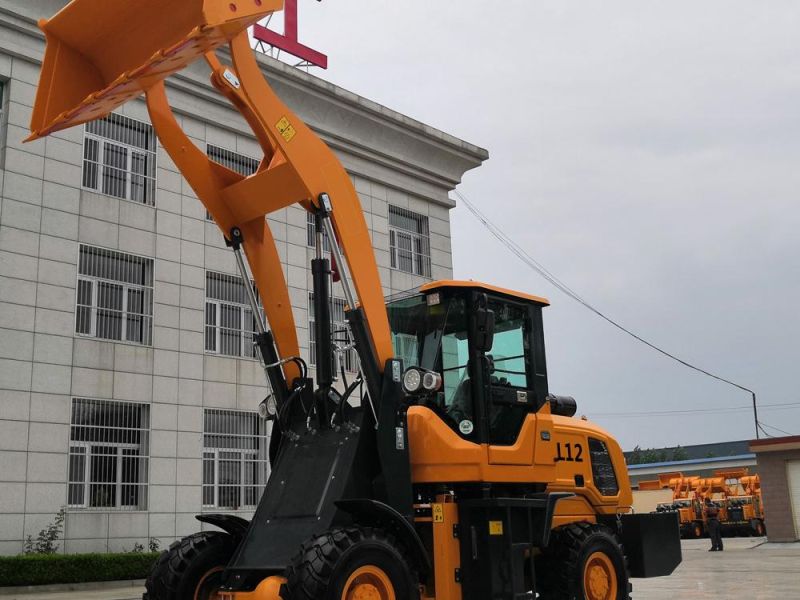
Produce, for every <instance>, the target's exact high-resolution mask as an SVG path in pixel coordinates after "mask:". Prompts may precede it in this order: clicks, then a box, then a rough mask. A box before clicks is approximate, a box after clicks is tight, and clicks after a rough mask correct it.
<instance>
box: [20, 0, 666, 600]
mask: <svg viewBox="0 0 800 600" xmlns="http://www.w3.org/2000/svg"><path fill="white" fill-rule="evenodd" d="M281 6H282V3H281V1H280V0H237V1H235V2H231V1H230V0H224V1H223V0H139V1H138V2H136V3H132V2H128V3H110V2H107V0H73V1H72V2H70V3H69V4H68V5H67V6H66V7H65V8H64V9H62V10H61V11H60V12H59V13H58V14H57V15H56V16H55V17H54V18H53V19H51V20H50V21H42V22H41V23H40V25H41V27H42V28H43V30H44V32H45V35H46V37H47V47H46V52H45V59H44V63H43V66H42V74H41V81H40V86H39V89H38V92H37V99H36V106H35V107H34V111H33V117H32V122H31V138H32V139H35V138H39V137H44V136H47V135H49V134H51V133H53V132H55V131H59V130H61V129H65V128H67V127H71V126H74V125H77V124H81V123H85V122H87V121H90V120H92V119H95V118H98V117H101V116H104V115H106V114H108V113H109V112H111V111H112V110H114V109H115V108H117V107H118V106H120V105H121V104H123V103H124V102H126V101H128V100H130V99H133V98H135V97H137V96H138V95H140V94H141V93H143V92H144V93H145V96H146V100H147V106H148V110H149V112H150V116H151V119H152V122H153V126H154V128H155V130H156V133H157V134H158V137H159V140H160V141H161V143H162V144H163V146H164V148H165V150H166V151H167V153H168V154H169V155H170V157H171V158H172V160H173V161H174V162H175V164H176V165H177V166H178V168H179V169H180V171H181V173H182V174H183V175H184V177H185V178H186V179H187V181H188V183H189V184H190V185H191V187H192V188H193V189H194V191H195V192H196V194H197V196H198V198H199V199H200V201H201V202H202V203H203V204H204V205H205V207H206V208H207V210H208V211H209V213H210V214H211V215H212V216H213V218H214V220H215V222H216V223H217V224H218V226H219V227H220V230H221V231H222V233H223V235H224V236H225V239H226V242H227V243H228V245H229V246H230V248H231V250H232V252H233V253H234V256H235V260H236V265H237V268H238V270H239V274H240V275H241V277H242V278H243V280H244V281H248V280H249V277H250V273H248V266H249V270H250V271H251V272H252V278H253V279H254V281H255V283H256V286H257V288H258V291H259V293H260V297H261V299H262V301H263V306H264V310H265V312H266V315H267V318H268V322H269V324H270V326H271V330H267V328H266V323H265V322H264V321H262V320H261V318H260V311H259V310H258V306H257V304H256V298H255V294H254V293H252V290H250V293H249V295H248V297H249V302H250V304H251V308H252V310H253V314H254V315H255V319H256V329H257V335H256V336H255V345H256V346H257V347H258V348H259V354H260V358H261V359H262V361H263V367H264V370H265V375H266V377H267V380H268V382H269V384H270V387H271V395H270V396H269V397H268V398H266V399H265V400H264V402H263V403H262V408H263V411H264V416H265V418H268V419H270V421H271V422H272V435H271V442H270V461H271V464H272V474H271V477H270V479H269V481H268V483H267V486H266V489H265V491H264V494H263V496H262V499H261V501H260V503H259V506H258V508H257V510H256V513H255V515H254V517H253V519H252V521H250V522H249V523H246V522H243V521H242V520H241V519H238V518H235V517H231V516H227V515H201V516H199V517H198V518H199V519H200V520H201V521H205V522H207V523H210V524H213V525H216V526H217V527H219V528H220V529H222V530H223V531H207V532H202V533H198V534H195V535H193V536H189V537H188V538H185V539H183V540H180V541H178V542H175V544H173V545H172V546H171V547H170V549H169V550H167V551H166V552H165V553H164V554H163V555H162V556H161V557H160V558H159V560H158V562H157V564H156V566H155V567H154V570H153V572H152V573H151V575H150V577H149V578H148V581H147V593H146V594H145V598H146V600H185V599H192V600H211V599H217V600H220V599H222V600H278V598H283V599H284V600H317V599H324V600H371V599H375V600H377V599H380V600H390V599H398V600H405V599H406V598H421V599H428V600H433V599H434V598H435V599H438V600H462V599H463V600H485V599H486V598H490V597H491V598H498V599H499V598H503V599H505V598H508V599H514V600H520V599H523V598H527V599H531V600H532V599H533V598H535V597H536V595H537V593H539V594H541V597H544V598H559V599H562V598H563V599H572V598H588V599H590V600H624V599H626V598H628V597H629V591H630V586H629V583H628V579H629V576H634V577H636V576H641V577H645V576H646V577H650V576H658V575H666V574H669V573H671V572H672V570H673V569H674V568H675V567H676V566H677V564H678V563H679V562H680V545H679V540H678V523H677V519H676V517H675V515H674V514H657V515H632V514H629V513H630V507H631V504H632V497H631V488H630V482H629V479H628V475H627V469H626V467H625V462H624V458H623V455H622V452H621V450H620V448H619V445H618V444H617V443H616V441H615V440H614V439H613V438H612V437H611V436H610V435H609V434H608V433H606V432H605V431H603V430H602V429H600V428H599V427H597V426H595V425H593V424H592V423H590V422H588V421H587V420H585V419H584V418H581V419H577V418H575V417H574V415H575V411H576V405H575V402H574V400H572V399H571V398H567V397H558V396H553V395H551V394H550V393H549V390H548V383H547V370H546V362H545V348H544V333H543V326H542V308H543V307H545V306H547V304H548V302H547V301H546V300H544V299H543V298H538V297H535V296H530V295H527V294H521V293H517V292H513V291H509V290H505V289H502V288H498V287H495V286H491V285H486V284H481V283H477V282H472V281H468V282H463V281H440V282H433V283H429V284H427V285H425V286H422V287H421V288H420V289H419V290H418V292H417V293H414V294H412V295H410V296H408V297H406V298H403V299H400V300H398V301H397V302H393V303H390V304H389V305H388V307H387V306H386V305H385V304H384V300H383V294H382V287H381V282H380V277H379V273H378V268H377V264H376V261H375V256H374V252H373V250H372V242H371V239H370V235H369V231H368V229H367V226H366V221H365V219H364V215H363V213H362V209H361V204H360V201H359V199H358V196H357V194H356V192H355V189H354V188H353V185H352V182H351V180H350V178H349V176H348V174H347V173H346V171H345V170H344V168H343V167H342V165H341V164H340V163H339V161H338V160H337V159H336V157H335V156H334V154H333V153H332V152H331V150H330V149H329V148H328V147H327V146H326V145H325V144H324V143H323V142H322V141H321V140H320V139H319V138H318V137H317V136H316V134H314V133H313V132H312V131H311V129H309V128H308V126H306V125H305V124H304V123H303V122H302V121H301V120H300V119H299V118H298V117H297V116H296V115H295V114H294V113H293V112H292V111H291V110H290V109H289V108H288V107H287V106H286V105H285V104H284V103H283V102H282V101H281V100H280V99H279V98H278V97H277V96H276V95H275V93H274V91H273V90H272V89H271V88H270V87H269V85H268V84H267V82H266V81H265V80H264V78H263V74H262V72H261V69H260V67H259V65H258V63H257V61H256V60H255V57H254V56H253V53H252V51H251V49H250V45H249V39H248V35H247V28H248V27H249V26H250V25H252V24H254V23H255V22H257V21H258V20H260V19H262V18H264V17H266V16H268V15H270V14H271V13H273V12H275V11H277V10H280V8H281ZM153 14H157V15H158V18H155V19H148V18H147V17H148V15H153ZM110 40H113V44H111V43H109V42H110ZM225 44H227V45H228V47H229V49H230V56H231V64H230V65H226V64H224V63H222V62H221V60H220V59H219V58H218V57H217V55H216V53H215V50H216V49H217V48H218V47H220V46H222V45H225ZM110 49H112V50H110ZM200 58H204V59H205V61H206V63H207V64H208V66H209V68H210V70H211V81H212V84H213V85H214V87H215V88H216V89H217V90H218V91H219V92H220V93H221V94H222V95H223V96H225V97H226V98H227V99H228V100H229V101H230V102H231V103H232V104H233V105H234V106H235V107H236V108H237V110H238V111H239V112H240V113H241V114H242V115H243V116H244V118H245V119H246V120H247V122H248V124H249V125H250V126H251V128H252V129H253V132H254V135H255V137H256V138H257V139H258V141H259V143H260V145H261V147H262V149H263V151H264V159H263V161H262V162H261V165H260V167H259V169H258V171H257V172H256V173H255V174H253V175H251V176H249V177H244V176H242V175H240V174H237V173H235V172H233V171H231V170H229V169H227V168H225V167H223V166H222V165H219V164H217V163H215V162H214V161H212V160H211V159H210V158H209V157H208V156H206V154H205V153H204V152H203V151H202V150H201V149H199V148H197V147H196V146H195V145H194V144H193V143H192V141H191V139H190V138H189V137H188V136H187V135H186V134H185V133H184V132H183V130H182V129H181V126H180V124H179V122H178V119H177V118H176V117H175V115H174V114H173V112H172V109H171V107H170V105H169V102H168V97H167V93H166V87H165V84H164V80H165V79H166V78H167V77H168V76H169V75H171V74H172V73H175V72H177V71H179V70H180V69H182V68H184V67H185V66H187V65H188V64H189V63H191V62H193V61H194V60H197V59H200ZM292 204H300V205H301V206H303V207H304V208H305V209H306V210H308V211H309V212H311V213H312V214H313V215H314V218H315V219H316V225H317V227H316V231H317V236H316V255H315V258H314V259H313V260H312V261H311V271H312V274H313V291H314V303H315V304H314V308H315V311H316V314H315V327H316V331H315V333H316V340H317V344H316V357H315V358H316V365H317V368H316V373H315V379H314V380H312V379H311V378H310V377H309V376H308V369H307V365H306V363H305V361H304V360H303V359H302V358H301V357H300V351H299V343H298V340H297V332H296V327H295V323H294V316H293V312H292V306H291V302H290V298H289V293H288V288H287V285H286V280H285V277H284V273H283V268H282V266H281V263H280V259H279V254H278V251H277V249H276V247H275V244H274V241H273V238H272V233H271V231H270V228H269V225H268V223H267V220H266V218H265V217H266V216H267V215H268V214H270V213H272V212H274V211H276V210H280V209H282V208H284V207H286V206H289V205H292ZM323 232H324V233H325V234H327V238H328V241H329V244H330V257H328V255H327V254H326V253H325V252H324V243H323ZM332 262H335V264H336V268H335V269H334V268H333V265H332ZM334 271H335V273H334ZM332 276H333V277H332ZM332 279H336V280H340V281H341V286H342V291H343V294H344V296H345V298H346V300H347V306H348V307H347V310H346V312H345V316H346V321H347V325H348V327H347V331H346V332H338V333H336V332H333V331H332V330H331V315H330V299H331V290H330V282H331V280H332ZM343 333H344V335H345V337H346V343H347V344H350V345H352V347H353V348H355V351H356V353H357V355H358V360H359V370H360V372H359V374H358V376H357V377H356V378H355V379H354V380H352V381H348V380H347V376H346V374H345V373H344V372H342V374H341V379H340V381H338V382H337V381H336V373H335V370H334V368H333V365H334V364H335V360H334V359H335V357H336V354H337V352H341V351H342V350H341V348H339V347H338V346H339V345H340V344H338V343H337V344H334V343H333V340H334V337H335V336H338V335H342V334H343ZM626 552H627V553H628V554H629V557H628V559H627V560H626V556H625V554H626Z"/></svg>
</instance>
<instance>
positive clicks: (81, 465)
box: [67, 398, 150, 510]
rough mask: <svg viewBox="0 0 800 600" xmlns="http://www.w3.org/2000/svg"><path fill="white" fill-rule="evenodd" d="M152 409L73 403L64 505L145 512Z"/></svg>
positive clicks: (125, 404) (75, 400) (121, 404)
mask: <svg viewBox="0 0 800 600" xmlns="http://www.w3.org/2000/svg"><path fill="white" fill-rule="evenodd" d="M149 436H150V407H149V406H147V405H146V404H135V403H131V402H111V401H105V400H85V399H82V398H73V400H72V419H71V425H70V438H69V439H70V443H69V474H68V489H67V503H68V504H69V506H71V507H75V508H107V509H123V510H147V480H148V478H147V466H148V454H149V447H148V441H149Z"/></svg>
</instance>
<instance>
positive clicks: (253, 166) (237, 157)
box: [206, 144, 261, 221]
mask: <svg viewBox="0 0 800 600" xmlns="http://www.w3.org/2000/svg"><path fill="white" fill-rule="evenodd" d="M206 154H207V155H208V157H209V158H210V159H211V160H213V161H214V162H215V163H219V164H221V165H222V166H223V167H227V168H229V169H230V170H231V171H236V172H237V173H239V174H240V175H244V176H245V177H249V176H250V175H252V174H253V173H255V172H256V171H258V167H259V165H260V164H261V161H260V160H258V159H255V158H251V157H249V156H245V155H244V154H237V153H236V152H233V151H232V150H226V149H225V148H220V147H219V146H214V145H212V144H208V145H206ZM206 219H207V220H209V221H213V220H214V218H213V217H212V216H211V213H209V212H208V211H206Z"/></svg>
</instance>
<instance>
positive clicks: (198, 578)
mask: <svg viewBox="0 0 800 600" xmlns="http://www.w3.org/2000/svg"><path fill="white" fill-rule="evenodd" d="M237 545H238V542H237V540H236V539H235V538H233V537H232V536H231V535H229V534H227V533H223V532H221V531H204V532H202V533H195V534H193V535H190V536H189V537H185V538H183V539H182V540H179V541H177V542H175V543H173V544H172V545H171V546H170V547H169V549H168V550H165V551H164V552H162V553H161V556H159V557H158V560H157V561H156V564H155V565H153V568H152V569H151V571H150V575H149V576H148V578H147V582H146V583H145V589H146V590H147V591H146V592H145V594H144V596H143V597H142V600H208V599H209V598H213V597H214V593H215V591H216V590H217V589H218V587H219V584H220V583H221V581H220V579H221V577H222V572H223V570H224V569H225V567H226V566H227V565H228V563H229V562H230V560H231V557H232V556H233V553H234V552H235V551H236V547H237Z"/></svg>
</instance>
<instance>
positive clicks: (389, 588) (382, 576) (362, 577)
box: [342, 565, 397, 600]
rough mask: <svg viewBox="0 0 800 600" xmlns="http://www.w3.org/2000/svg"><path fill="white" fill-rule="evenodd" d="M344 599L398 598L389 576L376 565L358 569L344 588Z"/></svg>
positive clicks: (375, 599) (381, 599)
mask: <svg viewBox="0 0 800 600" xmlns="http://www.w3.org/2000/svg"><path fill="white" fill-rule="evenodd" d="M342 600H397V599H396V597H395V593H394V586H393V585H392V581H391V580H390V579H389V576H388V575H386V573H385V572H384V571H383V569H380V568H378V567H376V566H374V565H366V566H364V567H360V568H358V569H356V570H355V571H354V572H353V574H352V575H350V578H349V579H348V580H347V583H345V585H344V590H342Z"/></svg>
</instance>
